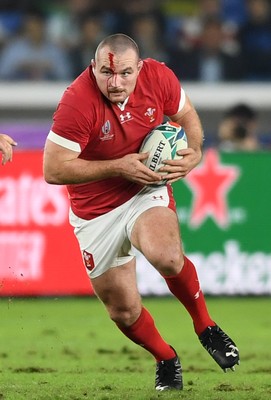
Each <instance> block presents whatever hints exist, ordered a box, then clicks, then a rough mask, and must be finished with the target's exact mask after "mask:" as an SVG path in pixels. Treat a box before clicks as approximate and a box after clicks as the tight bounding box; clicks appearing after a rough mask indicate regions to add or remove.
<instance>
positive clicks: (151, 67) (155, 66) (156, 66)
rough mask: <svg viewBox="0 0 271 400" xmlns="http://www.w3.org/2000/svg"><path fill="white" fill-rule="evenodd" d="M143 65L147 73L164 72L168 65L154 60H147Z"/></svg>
mask: <svg viewBox="0 0 271 400" xmlns="http://www.w3.org/2000/svg"><path fill="white" fill-rule="evenodd" d="M143 65H144V68H145V70H147V71H160V70H161V71H163V70H164V69H165V68H166V64H165V63H164V62H163V61H158V60H155V59H154V58H145V59H144V60H143Z"/></svg>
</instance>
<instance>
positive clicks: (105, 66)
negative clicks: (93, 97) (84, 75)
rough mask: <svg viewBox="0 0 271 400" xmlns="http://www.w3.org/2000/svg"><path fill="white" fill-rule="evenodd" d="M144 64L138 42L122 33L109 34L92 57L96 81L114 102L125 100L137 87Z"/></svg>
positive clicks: (105, 94) (104, 93)
mask: <svg viewBox="0 0 271 400" xmlns="http://www.w3.org/2000/svg"><path fill="white" fill-rule="evenodd" d="M142 65H143V62H142V60H140V57H139V50H138V46H137V44H136V43H135V41H134V40H133V39H132V38H130V37H129V36H127V35H124V34H122V33H117V34H115V35H111V36H108V37H106V38H105V39H104V40H103V41H102V42H101V43H100V44H99V45H98V47H97V50H96V53H95V60H92V70H93V73H94V75H95V78H96V81H97V85H98V87H99V89H100V91H101V92H102V93H103V95H104V96H106V97H107V98H108V99H109V100H110V101H111V102H112V103H121V102H123V101H124V100H125V99H126V98H127V97H128V96H129V95H130V94H131V93H132V92H133V91H134V88H135V86H136V81H137V77H138V74H139V72H140V70H141V68H142Z"/></svg>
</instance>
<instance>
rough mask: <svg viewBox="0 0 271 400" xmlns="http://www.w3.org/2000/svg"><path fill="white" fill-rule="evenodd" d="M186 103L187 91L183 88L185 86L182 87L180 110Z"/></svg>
mask: <svg viewBox="0 0 271 400" xmlns="http://www.w3.org/2000/svg"><path fill="white" fill-rule="evenodd" d="M184 103H185V91H184V90H183V88H181V98H180V103H179V108H178V112H179V111H181V110H182V109H183V106H184Z"/></svg>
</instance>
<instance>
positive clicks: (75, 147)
mask: <svg viewBox="0 0 271 400" xmlns="http://www.w3.org/2000/svg"><path fill="white" fill-rule="evenodd" d="M47 139H49V140H51V141H52V142H54V143H56V144H59V146H62V147H65V148H66V149H69V150H72V151H76V152H77V153H81V147H80V145H79V143H76V142H73V141H72V140H69V139H65V138H64V137H62V136H59V135H57V134H56V133H54V132H53V131H50V132H49V134H48V136H47Z"/></svg>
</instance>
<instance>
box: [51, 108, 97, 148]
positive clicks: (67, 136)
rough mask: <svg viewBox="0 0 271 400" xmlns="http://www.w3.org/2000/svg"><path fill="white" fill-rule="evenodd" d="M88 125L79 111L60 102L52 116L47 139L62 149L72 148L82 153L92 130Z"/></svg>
mask: <svg viewBox="0 0 271 400" xmlns="http://www.w3.org/2000/svg"><path fill="white" fill-rule="evenodd" d="M89 125H90V122H89V120H88V119H87V118H86V117H85V116H84V115H83V114H82V113H81V112H80V111H79V110H77V109H76V108H74V107H72V106H70V105H67V104H65V103H61V102H60V104H59V105H58V107H57V110H56V111H55V113H54V115H53V124H52V127H51V131H50V134H49V136H48V138H49V139H50V140H52V141H54V142H56V143H57V144H61V145H62V146H63V147H67V148H69V149H72V147H74V149H76V148H77V149H80V151H83V149H84V148H85V147H86V145H87V143H88V141H89V135H90V132H91V129H92V127H91V126H89ZM62 138H63V140H62Z"/></svg>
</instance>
